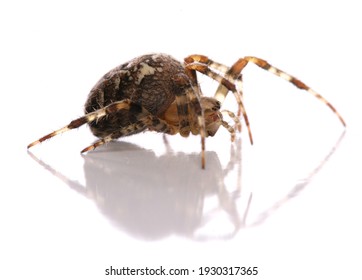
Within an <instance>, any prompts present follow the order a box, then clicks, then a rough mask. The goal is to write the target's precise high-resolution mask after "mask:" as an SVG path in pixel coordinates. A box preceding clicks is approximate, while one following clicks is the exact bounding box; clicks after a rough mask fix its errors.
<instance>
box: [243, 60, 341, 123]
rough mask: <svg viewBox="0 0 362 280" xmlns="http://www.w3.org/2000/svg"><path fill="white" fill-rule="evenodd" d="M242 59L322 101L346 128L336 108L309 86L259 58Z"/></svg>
mask: <svg viewBox="0 0 362 280" xmlns="http://www.w3.org/2000/svg"><path fill="white" fill-rule="evenodd" d="M244 59H245V60H246V61H247V62H252V63H254V64H256V65H257V66H259V67H260V68H262V69H264V70H266V71H269V72H271V73H273V74H274V75H276V76H278V77H280V78H282V79H284V80H286V81H288V82H290V83H292V84H293V85H295V86H296V87H297V88H299V89H302V90H305V91H307V92H309V93H310V94H312V95H313V96H314V97H316V98H317V99H319V100H320V101H322V102H323V103H324V104H325V105H327V106H328V107H329V108H330V109H331V110H332V111H333V112H334V114H336V115H337V117H338V118H339V120H340V121H341V123H342V124H343V126H346V123H345V121H344V120H343V118H342V116H341V115H340V114H339V113H338V111H337V110H336V108H334V106H333V105H332V104H331V103H329V101H327V100H326V99H325V98H324V97H323V96H322V95H320V94H319V93H317V92H315V91H314V90H313V89H311V88H310V87H309V86H307V85H306V84H304V83H303V82H302V81H300V80H298V79H297V78H295V77H293V76H292V75H289V74H288V73H286V72H284V71H282V70H280V69H278V68H276V67H274V66H272V65H270V64H269V63H268V62H267V61H265V60H263V59H260V58H257V57H254V56H246V57H245V58H244Z"/></svg>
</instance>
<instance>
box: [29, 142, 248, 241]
mask: <svg viewBox="0 0 362 280" xmlns="http://www.w3.org/2000/svg"><path fill="white" fill-rule="evenodd" d="M166 145H167V143H166ZM167 146H168V145H167ZM167 149H168V152H167V153H165V154H164V155H161V156H157V155H156V154H155V153H154V152H153V151H152V150H148V149H144V148H142V147H140V146H138V145H135V144H132V143H129V142H122V141H114V142H111V143H109V144H108V145H106V146H103V147H100V148H99V149H97V150H95V151H93V152H91V153H88V154H86V155H84V156H83V159H84V175H85V186H84V185H82V184H80V183H79V182H78V181H74V180H70V179H69V178H68V177H67V176H66V175H64V174H62V173H61V172H59V171H57V170H55V169H54V168H53V167H51V166H50V165H47V164H45V163H44V162H42V161H40V160H39V159H37V158H36V157H35V156H34V155H33V154H31V153H30V152H29V154H30V156H32V158H33V159H34V160H36V161H37V162H38V163H39V164H41V165H42V166H43V167H45V168H46V169H47V170H48V171H50V172H51V173H52V174H53V175H54V176H56V177H57V178H59V179H61V180H62V181H64V182H65V183H66V184H67V185H68V186H69V187H70V188H72V189H73V190H76V191H77V192H79V193H81V194H82V195H84V196H86V197H87V198H90V199H92V200H93V201H94V202H95V203H96V204H97V206H98V208H99V210H100V212H101V213H102V214H103V215H104V216H106V217H107V219H108V220H109V221H111V223H112V224H113V225H114V226H116V227H117V228H119V229H121V230H122V231H123V232H125V233H127V234H128V235H131V236H133V237H135V238H138V239H144V240H158V239H162V238H165V237H168V236H170V235H180V236H184V237H188V238H191V239H195V240H209V239H214V238H216V239H229V238H232V237H233V236H234V235H235V234H236V233H237V232H238V231H239V230H240V228H242V227H243V223H244V221H245V220H246V215H247V209H248V207H249V204H248V205H247V206H246V208H245V210H244V211H239V209H238V207H237V201H238V200H239V198H240V196H241V185H240V178H238V182H236V183H235V188H234V189H233V190H232V191H227V189H226V186H225V184H224V181H225V180H224V179H225V177H226V176H227V175H228V173H229V172H230V171H231V170H233V169H234V168H239V170H240V168H241V166H240V161H241V159H240V155H241V140H239V141H238V143H237V144H236V145H231V156H230V157H231V159H230V162H229V163H228V165H227V167H226V168H223V167H222V165H221V163H220V160H219V158H218V155H217V153H216V152H213V151H207V152H206V161H207V167H206V169H205V170H203V169H201V166H200V153H191V154H187V153H182V152H178V153H173V152H172V151H171V148H170V147H169V146H168V147H167ZM208 197H216V198H217V202H218V203H217V205H216V206H214V207H213V208H212V209H211V210H210V211H209V212H207V213H205V212H204V202H205V199H207V198H208ZM249 202H250V199H249ZM220 212H223V213H226V216H227V219H226V220H227V222H228V224H229V225H231V226H230V227H228V229H229V231H227V232H222V233H218V234H217V235H215V236H214V235H208V234H207V233H206V234H205V233H204V232H203V231H201V233H199V230H200V229H202V228H203V227H205V226H207V225H208V224H209V223H212V221H213V217H214V216H215V214H217V213H220ZM240 212H242V213H240Z"/></svg>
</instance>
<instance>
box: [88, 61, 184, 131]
mask: <svg viewBox="0 0 362 280" xmlns="http://www.w3.org/2000/svg"><path fill="white" fill-rule="evenodd" d="M180 74H185V71H184V68H183V66H182V64H181V63H180V62H179V61H177V60H175V59H174V58H172V57H171V56H169V55H165V54H149V55H144V56H140V57H137V58H135V59H133V60H131V61H129V62H127V63H124V64H122V65H120V66H118V67H116V68H114V69H112V70H111V71H109V72H108V73H107V74H105V75H104V76H103V77H102V79H100V80H99V81H98V83H97V84H96V85H95V86H94V87H93V89H92V90H91V92H90V93H89V96H88V99H87V101H86V103H85V113H90V112H93V111H95V110H97V109H100V108H103V107H105V106H107V105H109V104H112V103H114V102H116V101H122V100H125V99H130V100H131V101H132V103H134V104H136V105H139V106H140V107H141V106H143V107H144V108H145V109H147V110H148V111H149V112H150V113H152V114H153V115H155V116H158V117H160V116H162V115H163V113H164V112H165V111H166V110H167V108H168V107H169V106H170V104H171V103H172V102H173V101H174V100H175V94H174V92H175V90H177V89H176V88H175V87H177V85H176V84H175V82H174V78H175V77H177V76H178V75H180ZM136 121H137V115H135V114H134V113H133V112H132V111H129V110H120V111H118V112H116V113H112V114H109V115H107V116H105V117H103V118H101V119H99V120H97V121H93V122H91V123H89V126H90V128H91V131H92V133H93V134H94V135H95V136H97V137H105V136H107V135H109V134H111V133H112V132H114V131H117V130H119V129H120V128H124V127H127V126H129V125H130V124H132V123H135V122H136ZM138 132H140V131H135V132H134V133H138Z"/></svg>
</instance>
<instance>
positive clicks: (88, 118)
mask: <svg viewBox="0 0 362 280" xmlns="http://www.w3.org/2000/svg"><path fill="white" fill-rule="evenodd" d="M133 106H138V105H135V104H133V103H132V102H131V101H130V100H128V99H125V100H122V101H117V102H114V103H112V104H110V105H108V106H106V107H103V108H101V109H98V110H96V111H94V112H91V113H88V114H86V115H84V116H82V117H80V118H78V119H75V120H73V121H71V122H70V123H69V124H68V125H66V126H64V127H62V128H60V129H58V130H55V131H53V132H52V133H49V134H47V135H45V136H43V137H41V138H39V139H38V140H36V141H34V142H32V143H30V144H29V145H28V149H29V148H31V147H33V146H35V145H37V144H39V143H41V142H43V141H45V140H47V139H50V138H52V137H54V136H57V135H59V134H61V133H63V132H66V131H69V130H71V129H74V128H78V127H80V126H82V125H83V124H86V123H90V122H92V121H94V120H98V119H100V118H101V117H104V116H106V115H108V114H111V113H114V112H117V111H119V110H132V107H133ZM138 107H139V106H138ZM143 110H145V109H143V108H142V111H143Z"/></svg>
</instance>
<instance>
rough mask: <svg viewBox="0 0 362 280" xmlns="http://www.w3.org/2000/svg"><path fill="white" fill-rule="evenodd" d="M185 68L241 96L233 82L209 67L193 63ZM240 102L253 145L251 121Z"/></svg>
mask: <svg viewBox="0 0 362 280" xmlns="http://www.w3.org/2000/svg"><path fill="white" fill-rule="evenodd" d="M185 67H186V69H190V70H195V71H198V72H200V73H202V74H204V75H206V76H209V77H210V78H211V79H213V80H215V81H217V82H218V83H220V84H221V85H223V86H224V87H226V88H227V89H228V90H230V91H232V92H233V93H234V95H235V96H239V93H238V92H237V89H236V86H235V84H234V83H233V81H229V80H228V79H226V78H224V77H222V76H221V75H219V74H218V73H216V72H214V71H213V70H211V69H210V68H209V66H208V65H205V64H200V63H191V64H187V65H186V66H185ZM239 102H240V106H239V108H240V110H241V112H242V114H243V117H244V120H245V124H246V127H247V129H248V133H249V139H250V143H251V144H253V137H252V134H251V130H250V124H249V119H248V116H247V114H246V111H245V107H244V104H243V102H242V100H241V99H240V100H239Z"/></svg>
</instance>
